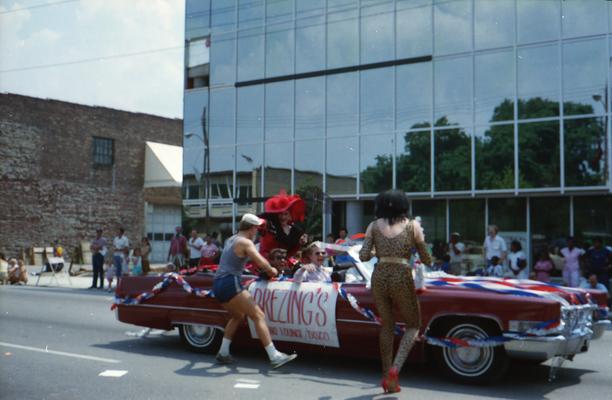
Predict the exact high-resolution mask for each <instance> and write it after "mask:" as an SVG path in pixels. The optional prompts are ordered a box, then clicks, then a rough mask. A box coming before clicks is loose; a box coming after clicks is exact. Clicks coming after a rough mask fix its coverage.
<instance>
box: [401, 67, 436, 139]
mask: <svg viewBox="0 0 612 400" xmlns="http://www.w3.org/2000/svg"><path fill="white" fill-rule="evenodd" d="M431 75H432V72H431V63H418V64H407V65H398V66H397V67H396V69H395V79H396V90H395V95H396V102H395V107H396V110H395V118H396V126H397V129H414V128H423V127H427V126H431V101H432V99H431V92H432V84H431V83H432V80H431Z"/></svg>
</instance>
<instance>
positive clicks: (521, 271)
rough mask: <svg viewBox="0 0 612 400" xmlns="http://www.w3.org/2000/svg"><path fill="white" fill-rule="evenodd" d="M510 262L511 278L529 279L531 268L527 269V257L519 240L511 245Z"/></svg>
mask: <svg viewBox="0 0 612 400" xmlns="http://www.w3.org/2000/svg"><path fill="white" fill-rule="evenodd" d="M508 260H509V261H510V264H509V268H510V278H514V279H529V268H527V256H526V255H525V253H524V252H523V246H521V242H519V241H518V240H513V241H512V243H510V253H509V254H508Z"/></svg>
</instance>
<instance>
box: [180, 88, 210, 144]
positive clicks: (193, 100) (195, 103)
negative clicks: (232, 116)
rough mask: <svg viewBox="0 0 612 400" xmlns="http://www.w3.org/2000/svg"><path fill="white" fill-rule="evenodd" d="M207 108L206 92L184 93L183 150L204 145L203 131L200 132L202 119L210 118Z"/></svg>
mask: <svg viewBox="0 0 612 400" xmlns="http://www.w3.org/2000/svg"><path fill="white" fill-rule="evenodd" d="M207 107H208V90H201V89H200V90H189V91H185V95H184V101H183V131H184V137H183V148H184V149H187V148H189V147H202V146H203V145H204V144H203V142H204V131H203V130H202V121H203V120H204V119H203V117H202V114H203V113H206V118H210V110H209V109H207Z"/></svg>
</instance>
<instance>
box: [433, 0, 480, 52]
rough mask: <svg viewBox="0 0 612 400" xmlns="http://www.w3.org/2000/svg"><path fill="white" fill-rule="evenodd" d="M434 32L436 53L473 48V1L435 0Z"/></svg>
mask: <svg viewBox="0 0 612 400" xmlns="http://www.w3.org/2000/svg"><path fill="white" fill-rule="evenodd" d="M434 34H435V51H436V54H449V53H460V52H463V51H468V50H471V49H472V2H471V1H470V0H455V1H447V0H435V1H434Z"/></svg>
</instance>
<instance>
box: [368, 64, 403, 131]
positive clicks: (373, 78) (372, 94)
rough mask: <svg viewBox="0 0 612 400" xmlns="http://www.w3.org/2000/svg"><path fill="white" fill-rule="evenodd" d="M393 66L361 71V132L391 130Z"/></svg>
mask: <svg viewBox="0 0 612 400" xmlns="http://www.w3.org/2000/svg"><path fill="white" fill-rule="evenodd" d="M394 90H395V89H394V81H393V68H378V69H371V70H367V71H362V72H361V112H360V123H361V132H362V133H363V132H371V133H380V132H385V131H392V130H393V128H394V127H393V125H394V123H393V94H394Z"/></svg>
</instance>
